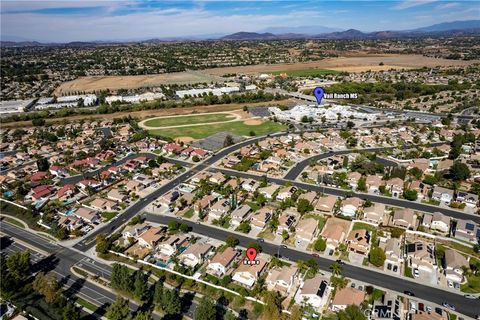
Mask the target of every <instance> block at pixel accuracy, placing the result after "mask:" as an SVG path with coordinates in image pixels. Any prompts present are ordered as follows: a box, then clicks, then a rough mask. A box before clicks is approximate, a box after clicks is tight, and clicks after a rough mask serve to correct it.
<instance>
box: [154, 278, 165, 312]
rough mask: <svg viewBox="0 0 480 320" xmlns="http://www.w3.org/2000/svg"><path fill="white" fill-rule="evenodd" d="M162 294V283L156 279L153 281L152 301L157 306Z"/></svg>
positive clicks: (160, 301)
mask: <svg viewBox="0 0 480 320" xmlns="http://www.w3.org/2000/svg"><path fill="white" fill-rule="evenodd" d="M162 296H163V283H162V282H160V281H157V282H156V283H155V289H154V291H153V303H154V304H155V305H157V306H160V305H161V304H162Z"/></svg>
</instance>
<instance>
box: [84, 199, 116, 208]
mask: <svg viewBox="0 0 480 320" xmlns="http://www.w3.org/2000/svg"><path fill="white" fill-rule="evenodd" d="M90 207H91V208H93V209H95V210H98V211H114V210H116V209H117V203H116V202H114V201H111V200H108V199H103V198H95V199H94V200H93V201H92V202H90Z"/></svg>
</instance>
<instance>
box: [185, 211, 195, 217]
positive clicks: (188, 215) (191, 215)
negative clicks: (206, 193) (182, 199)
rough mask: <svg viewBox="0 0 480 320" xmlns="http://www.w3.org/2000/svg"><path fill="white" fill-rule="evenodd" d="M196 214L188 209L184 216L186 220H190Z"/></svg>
mask: <svg viewBox="0 0 480 320" xmlns="http://www.w3.org/2000/svg"><path fill="white" fill-rule="evenodd" d="M194 213H195V212H193V209H188V210H187V211H186V212H185V213H184V214H183V216H184V217H185V218H189V219H190V218H191V217H193V214H194Z"/></svg>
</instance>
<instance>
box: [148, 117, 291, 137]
mask: <svg viewBox="0 0 480 320" xmlns="http://www.w3.org/2000/svg"><path fill="white" fill-rule="evenodd" d="M286 129H287V126H285V125H283V124H280V123H277V122H273V121H265V122H264V123H262V124H260V125H256V126H249V125H246V124H244V123H243V121H237V122H227V123H218V124H210V125H205V126H193V127H181V128H170V129H155V130H150V131H149V132H150V134H152V135H154V136H162V137H169V138H172V139H175V138H178V137H192V138H193V139H203V138H206V137H208V136H211V135H212V134H215V133H217V132H223V131H226V132H231V133H233V134H236V135H239V136H250V132H252V131H253V132H254V133H255V135H257V136H261V135H264V134H267V133H273V132H278V131H284V130H286Z"/></svg>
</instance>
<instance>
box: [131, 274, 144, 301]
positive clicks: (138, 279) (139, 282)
mask: <svg viewBox="0 0 480 320" xmlns="http://www.w3.org/2000/svg"><path fill="white" fill-rule="evenodd" d="M147 292H148V285H147V279H145V275H144V274H143V272H142V271H141V270H137V271H135V280H134V282H133V294H134V295H135V297H137V298H138V299H139V300H140V301H143V300H144V299H145V298H146V296H147Z"/></svg>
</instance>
